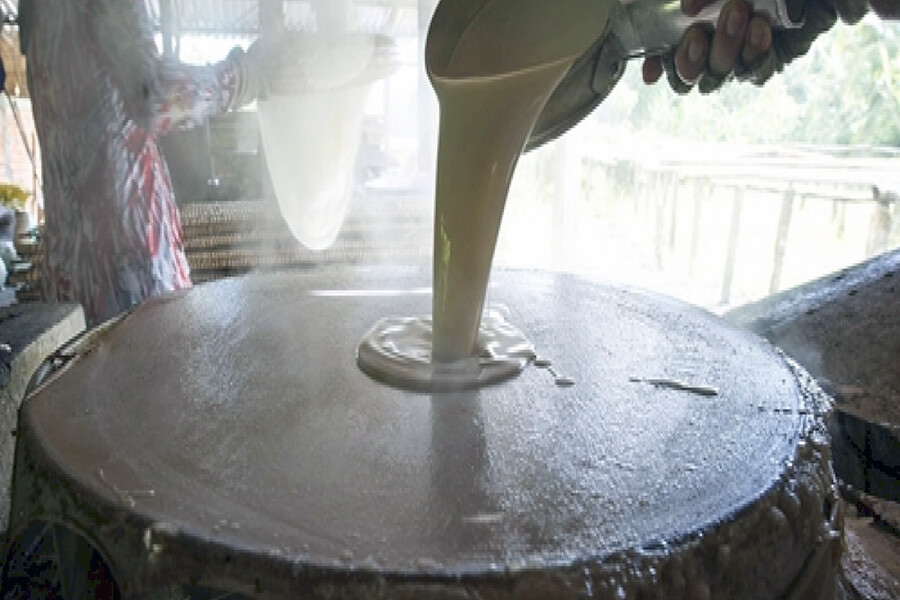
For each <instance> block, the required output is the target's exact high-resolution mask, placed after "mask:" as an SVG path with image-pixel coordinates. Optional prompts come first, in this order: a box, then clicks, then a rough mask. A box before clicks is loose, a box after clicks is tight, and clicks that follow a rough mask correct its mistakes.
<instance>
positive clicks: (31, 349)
mask: <svg viewBox="0 0 900 600" xmlns="http://www.w3.org/2000/svg"><path fill="white" fill-rule="evenodd" d="M84 328H85V322H84V312H83V311H82V309H81V306H79V305H77V304H20V305H13V306H10V307H5V308H0V532H3V533H5V532H6V525H7V522H8V517H9V497H10V484H11V480H12V467H13V453H14V451H15V446H16V427H17V421H18V413H19V406H20V405H21V403H22V400H23V399H24V396H25V391H26V389H27V388H28V383H29V382H30V381H31V377H32V376H33V375H34V373H35V371H36V370H37V368H38V367H39V366H40V365H41V363H43V361H44V360H45V359H46V358H47V357H48V356H50V355H51V354H52V353H53V352H54V351H56V350H57V349H58V348H59V347H60V346H62V345H63V344H64V343H65V342H67V341H69V340H71V339H72V338H73V337H75V336H76V335H78V334H79V333H81V332H82V331H84Z"/></svg>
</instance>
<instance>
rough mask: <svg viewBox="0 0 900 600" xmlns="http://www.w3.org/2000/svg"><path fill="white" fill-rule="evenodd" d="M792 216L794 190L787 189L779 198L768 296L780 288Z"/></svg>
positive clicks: (791, 188)
mask: <svg viewBox="0 0 900 600" xmlns="http://www.w3.org/2000/svg"><path fill="white" fill-rule="evenodd" d="M793 214H794V188H793V187H788V189H786V190H785V192H784V196H782V197H781V216H780V217H779V218H778V233H777V234H776V235H775V261H774V264H773V265H772V279H771V280H770V281H769V293H770V294H774V293H775V292H777V291H778V289H779V288H780V287H781V270H782V267H783V266H784V255H785V252H787V242H788V234H789V233H790V229H791V217H792V216H793Z"/></svg>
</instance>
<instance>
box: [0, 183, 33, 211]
mask: <svg viewBox="0 0 900 600" xmlns="http://www.w3.org/2000/svg"><path fill="white" fill-rule="evenodd" d="M30 195H31V194H29V193H28V192H26V191H25V190H23V189H22V188H20V187H19V186H17V185H15V184H13V183H0V206H6V207H8V208H12V209H13V210H25V203H26V202H27V201H28V197H29V196H30Z"/></svg>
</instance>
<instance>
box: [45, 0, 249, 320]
mask: <svg viewBox="0 0 900 600" xmlns="http://www.w3.org/2000/svg"><path fill="white" fill-rule="evenodd" d="M27 50H28V52H27V65H28V85H29V89H30V93H31V96H32V102H33V106H34V119H35V125H36V128H37V132H38V136H39V139H40V144H41V151H42V153H43V185H44V204H45V206H44V210H45V219H46V223H45V234H44V235H45V238H44V239H45V251H44V252H45V261H44V272H43V292H44V297H45V298H46V299H47V300H51V301H52V300H60V301H76V302H80V303H81V304H82V305H83V306H84V309H85V313H86V315H87V318H88V322H89V325H95V324H97V323H100V322H102V321H104V320H106V319H108V318H110V317H112V316H114V315H115V314H117V313H119V312H121V311H123V310H125V309H127V308H129V307H130V306H132V305H134V304H136V303H138V302H141V301H142V300H144V299H146V298H148V297H150V296H153V295H156V294H161V293H165V292H171V291H174V290H177V289H181V288H186V287H190V286H191V279H190V273H189V269H188V264H187V260H186V259H185V255H184V248H183V240H182V231H181V222H180V218H179V214H178V208H177V206H176V204H175V197H174V194H173V190H172V182H171V179H170V177H169V171H168V168H167V167H166V162H165V160H164V158H163V156H162V153H161V151H160V149H159V145H158V141H157V138H158V136H160V135H162V134H165V133H166V132H168V131H170V130H172V129H176V128H185V129H186V128H190V127H193V126H196V125H200V124H202V123H203V122H204V121H205V120H206V119H207V117H209V116H210V115H212V114H215V113H217V112H220V111H223V110H226V109H227V108H228V107H229V106H230V104H231V103H232V102H233V101H234V96H235V93H236V91H237V90H238V89H239V87H240V85H239V83H240V82H239V81H238V79H239V77H240V74H239V73H240V69H239V65H238V60H237V55H239V54H240V53H236V54H235V55H232V56H230V57H229V58H228V59H226V60H224V61H222V62H220V63H217V64H214V65H210V66H189V65H185V64H183V63H180V62H177V61H175V60H172V59H168V58H163V57H161V56H160V54H159V52H158V50H157V47H156V44H155V43H154V39H153V31H152V29H151V21H150V15H149V12H148V10H147V7H146V5H145V2H144V0H64V1H61V0H34V21H33V30H32V33H31V37H30V42H29V44H28V48H27Z"/></svg>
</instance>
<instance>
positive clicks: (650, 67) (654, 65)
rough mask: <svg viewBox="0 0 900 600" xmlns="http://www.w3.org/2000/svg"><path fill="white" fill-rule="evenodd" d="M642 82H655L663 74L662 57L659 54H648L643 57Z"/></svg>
mask: <svg viewBox="0 0 900 600" xmlns="http://www.w3.org/2000/svg"><path fill="white" fill-rule="evenodd" d="M642 73H643V76H644V83H647V84H650V83H656V82H657V81H659V78H660V77H662V74H663V64H662V58H660V57H659V56H648V57H647V58H645V59H644V64H643V66H642Z"/></svg>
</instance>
